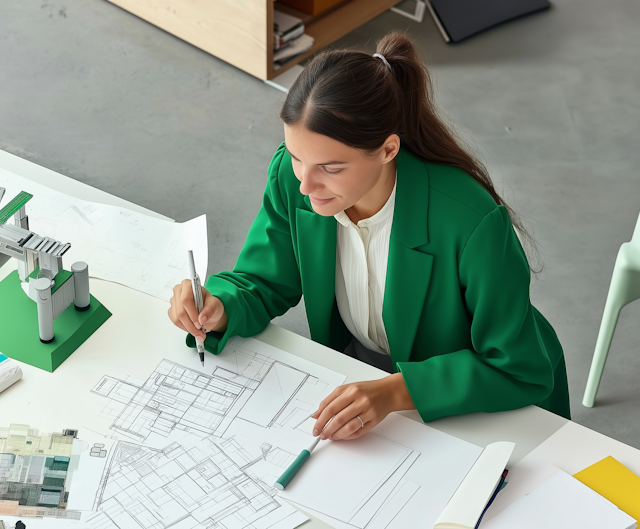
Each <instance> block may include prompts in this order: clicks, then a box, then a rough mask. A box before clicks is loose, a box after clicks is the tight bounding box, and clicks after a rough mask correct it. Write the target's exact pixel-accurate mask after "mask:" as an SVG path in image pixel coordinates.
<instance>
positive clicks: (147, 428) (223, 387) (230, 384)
mask: <svg viewBox="0 0 640 529" xmlns="http://www.w3.org/2000/svg"><path fill="white" fill-rule="evenodd" d="M228 356H232V361H231V362H230V364H231V365H227V366H225V367H222V366H220V365H218V366H216V367H215V369H214V370H213V372H212V373H211V374H205V373H203V372H202V371H201V370H198V369H195V368H194V369H190V368H187V367H185V366H182V365H180V364H177V363H175V362H172V361H169V360H163V361H162V362H160V364H159V365H158V367H156V369H155V370H154V371H153V373H151V375H150V376H149V378H148V379H147V380H146V381H144V382H142V381H137V380H133V379H127V380H119V379H116V378H113V377H110V376H104V377H103V378H102V379H101V380H100V381H99V382H98V384H96V386H95V387H94V388H93V390H92V392H93V393H96V394H98V395H101V396H103V397H107V398H108V399H109V402H108V404H107V405H106V406H105V408H104V409H103V411H102V413H103V415H107V416H108V417H109V418H111V419H112V420H113V423H112V425H111V429H112V430H114V432H116V433H118V434H120V435H122V436H124V437H126V438H128V439H130V440H133V441H135V442H139V443H144V442H145V441H146V440H147V439H148V438H149V436H150V435H151V434H152V433H155V434H157V435H160V436H162V437H168V436H169V434H170V433H171V432H172V431H175V430H182V431H184V432H190V433H195V434H196V435H200V436H208V435H215V436H217V437H224V435H225V432H226V431H227V429H228V427H229V426H230V425H231V423H232V422H233V421H234V420H237V419H241V420H244V421H246V422H249V423H253V424H256V425H258V426H261V427H265V428H291V429H293V428H295V427H297V426H299V424H300V423H301V422H303V421H304V420H305V419H307V418H308V417H309V415H310V414H311V413H312V412H313V411H314V410H315V407H316V406H317V404H318V402H319V399H320V398H321V397H322V396H323V395H324V394H325V393H326V392H327V391H328V390H329V389H331V386H330V385H329V383H327V382H325V381H321V380H319V379H318V378H317V377H314V376H312V375H310V374H309V373H306V372H304V371H302V370H300V369H297V368H295V367H292V366H290V365H287V364H285V363H283V362H280V361H276V360H274V359H273V358H270V357H268V356H266V355H264V354H260V353H258V352H255V351H251V350H249V349H247V348H246V347H242V346H240V345H235V346H233V345H232V346H231V348H230V351H229V354H228Z"/></svg>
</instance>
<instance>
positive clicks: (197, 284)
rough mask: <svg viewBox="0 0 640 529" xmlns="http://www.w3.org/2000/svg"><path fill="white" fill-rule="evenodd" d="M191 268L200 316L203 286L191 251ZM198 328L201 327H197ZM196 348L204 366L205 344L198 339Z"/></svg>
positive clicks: (194, 297)
mask: <svg viewBox="0 0 640 529" xmlns="http://www.w3.org/2000/svg"><path fill="white" fill-rule="evenodd" d="M189 268H190V270H191V287H192V289H193V300H194V301H195V302H196V310H197V311H198V314H200V311H201V310H202V286H201V285H200V277H199V276H198V274H196V263H195V262H194V261H193V252H192V251H191V250H189ZM196 327H198V328H201V327H199V323H198V325H196ZM196 348H197V349H198V355H200V362H202V365H203V366H204V342H203V341H202V340H201V339H200V338H196Z"/></svg>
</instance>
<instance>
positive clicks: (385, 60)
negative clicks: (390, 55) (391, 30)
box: [373, 53, 393, 72]
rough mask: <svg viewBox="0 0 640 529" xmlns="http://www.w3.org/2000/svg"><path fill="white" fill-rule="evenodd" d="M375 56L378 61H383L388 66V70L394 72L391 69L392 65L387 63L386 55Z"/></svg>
mask: <svg viewBox="0 0 640 529" xmlns="http://www.w3.org/2000/svg"><path fill="white" fill-rule="evenodd" d="M373 56H374V57H378V59H382V62H383V63H385V64H386V66H387V68H389V71H390V72H392V71H393V70H392V69H391V65H390V64H389V63H388V62H387V59H385V58H384V55H382V54H381V53H374V54H373Z"/></svg>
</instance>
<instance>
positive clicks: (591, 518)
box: [482, 471, 635, 529]
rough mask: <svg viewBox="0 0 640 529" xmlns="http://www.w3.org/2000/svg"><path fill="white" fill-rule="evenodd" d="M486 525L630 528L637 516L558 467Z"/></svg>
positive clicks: (487, 528) (499, 528)
mask: <svg viewBox="0 0 640 529" xmlns="http://www.w3.org/2000/svg"><path fill="white" fill-rule="evenodd" d="M482 527H483V529H513V528H514V527H517V528H518V529H540V528H541V527H544V529H574V528H575V529H603V528H605V527H606V528H607V529H628V528H630V527H635V520H634V519H633V518H631V516H629V515H628V514H626V513H625V512H623V511H621V510H620V509H618V508H617V507H616V506H615V505H614V504H613V503H611V502H610V501H608V500H606V499H605V498H603V497H602V496H600V495H599V494H598V493H596V492H595V491H593V490H591V489H590V488H589V487H587V486H586V485H584V484H583V483H581V482H580V481H578V480H577V479H575V478H573V477H572V476H570V475H568V474H566V473H565V472H562V471H559V472H557V473H556V474H555V475H553V476H552V477H551V478H549V479H548V480H547V481H545V482H544V483H542V484H541V485H539V486H538V487H536V488H535V489H534V490H533V491H531V492H530V493H529V494H527V495H526V496H523V497H521V498H520V499H518V500H516V501H515V502H513V503H512V504H511V505H509V507H507V508H506V509H505V510H504V511H502V512H501V513H500V514H499V515H497V516H496V517H494V518H493V519H492V520H490V521H488V522H484V523H483V524H482Z"/></svg>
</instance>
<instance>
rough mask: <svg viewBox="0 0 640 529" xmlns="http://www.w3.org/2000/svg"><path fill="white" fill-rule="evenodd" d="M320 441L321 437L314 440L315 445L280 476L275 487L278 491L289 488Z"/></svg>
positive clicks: (302, 453) (304, 451) (301, 454)
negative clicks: (292, 479) (289, 484)
mask: <svg viewBox="0 0 640 529" xmlns="http://www.w3.org/2000/svg"><path fill="white" fill-rule="evenodd" d="M327 424H329V423H327ZM325 428H326V425H325ZM323 429H324V428H323ZM320 439H321V437H320V436H318V437H316V438H315V439H314V440H313V443H311V444H310V445H309V448H307V449H306V450H303V451H302V452H300V455H299V456H298V457H296V460H295V461H294V462H293V463H291V464H290V465H289V468H288V469H287V470H285V471H284V472H283V473H282V476H280V477H279V478H278V481H276V482H275V484H274V485H273V486H274V487H275V488H276V489H278V490H284V488H285V487H286V486H287V484H288V483H289V482H290V481H291V478H293V476H295V475H296V472H298V470H300V467H301V466H302V464H303V463H304V462H305V461H306V460H307V459H309V456H310V455H311V452H313V449H314V448H315V447H316V446H318V443H319V442H320Z"/></svg>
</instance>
